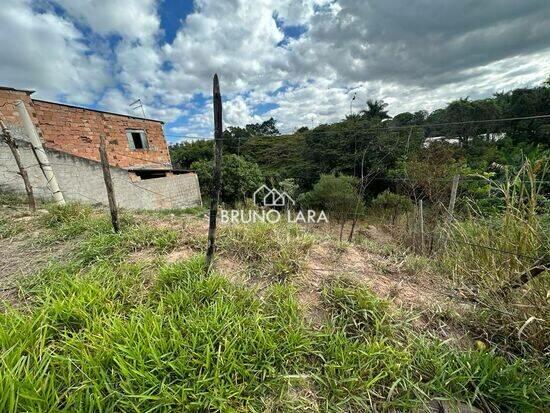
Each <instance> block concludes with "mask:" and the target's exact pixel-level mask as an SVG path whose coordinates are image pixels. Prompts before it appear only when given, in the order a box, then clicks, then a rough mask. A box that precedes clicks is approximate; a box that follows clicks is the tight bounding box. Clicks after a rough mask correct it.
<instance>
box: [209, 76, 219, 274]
mask: <svg viewBox="0 0 550 413" xmlns="http://www.w3.org/2000/svg"><path fill="white" fill-rule="evenodd" d="M213 96H214V142H215V149H214V171H213V173H212V189H211V193H210V197H211V199H210V223H209V226H208V248H207V250H206V272H210V269H211V267H212V259H213V257H214V251H215V249H216V245H215V243H216V218H217V216H218V202H219V198H220V188H221V182H222V172H221V168H222V96H221V94H220V82H219V80H218V75H217V74H215V75H214V88H213Z"/></svg>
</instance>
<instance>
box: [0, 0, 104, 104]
mask: <svg viewBox="0 0 550 413" xmlns="http://www.w3.org/2000/svg"><path fill="white" fill-rule="evenodd" d="M83 40H84V39H83V37H82V34H81V33H80V32H79V31H78V30H77V29H76V27H75V26H74V25H73V24H72V23H71V22H70V21H67V20H65V19H63V18H62V17H59V16H57V15H55V14H52V13H48V12H44V13H38V12H35V11H33V10H32V5H31V2H30V1H25V0H14V1H10V2H6V3H5V4H3V5H2V7H0V44H1V45H2V61H1V63H0V84H4V85H7V86H14V87H20V88H31V89H36V90H37V96H39V97H43V98H49V99H58V98H60V97H61V96H63V95H66V97H67V99H68V100H69V101H71V102H74V103H86V102H90V101H93V100H94V98H95V97H96V96H97V94H98V93H100V91H101V90H102V89H103V88H104V87H105V86H107V85H108V84H109V83H110V79H109V67H108V63H107V62H106V61H105V60H104V59H103V58H102V57H101V56H100V55H98V54H95V53H94V52H93V51H92V50H91V49H90V48H89V47H88V46H86V44H85V43H84V41H83Z"/></svg>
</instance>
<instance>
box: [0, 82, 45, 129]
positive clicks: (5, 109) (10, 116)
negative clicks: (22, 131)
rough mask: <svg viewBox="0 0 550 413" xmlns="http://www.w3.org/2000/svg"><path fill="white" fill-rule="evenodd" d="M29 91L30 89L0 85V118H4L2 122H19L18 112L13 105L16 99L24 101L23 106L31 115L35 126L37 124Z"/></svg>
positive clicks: (18, 123) (17, 123)
mask: <svg viewBox="0 0 550 413" xmlns="http://www.w3.org/2000/svg"><path fill="white" fill-rule="evenodd" d="M31 93H32V92H30V91H23V90H15V89H9V88H1V87H0V113H1V114H2V119H3V120H4V122H6V123H7V124H14V125H20V124H21V120H20V119H19V113H17V110H16V108H15V105H14V104H15V102H16V101H18V100H21V101H23V102H24V103H25V107H26V108H27V111H28V112H29V115H31V118H32V119H33V121H34V124H35V126H38V122H37V120H36V113H35V110H34V106H33V104H32V99H31Z"/></svg>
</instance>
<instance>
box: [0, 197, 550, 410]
mask: <svg viewBox="0 0 550 413" xmlns="http://www.w3.org/2000/svg"><path fill="white" fill-rule="evenodd" d="M66 208H67V209H64V208H61V209H59V210H57V209H52V210H50V212H49V213H48V215H47V216H46V217H45V218H43V221H40V222H41V223H42V224H41V225H44V226H45V227H46V228H48V230H50V231H52V232H53V233H56V234H62V235H63V236H65V237H69V238H66V239H68V241H69V242H75V248H74V251H73V255H72V256H71V257H72V258H71V259H70V260H69V261H68V262H66V263H60V262H57V263H52V264H50V265H49V266H48V267H47V268H45V269H44V270H43V271H41V272H40V273H39V274H36V275H34V276H32V277H30V278H26V279H25V280H24V282H23V283H22V285H21V294H22V296H24V297H25V298H26V305H25V306H23V307H18V308H12V307H8V308H7V309H6V310H5V311H3V312H0V411H7V412H10V411H71V412H72V411H104V412H114V411H148V412H156V411H159V412H161V411H224V412H226V411H235V412H238V411H243V412H244V411H252V412H254V411H255V412H264V411H334V412H349V411H407V410H413V409H415V408H422V406H425V405H426V404H428V403H429V401H430V400H433V399H435V398H438V399H444V400H453V401H454V400H456V401H460V402H462V403H465V404H471V405H473V406H477V407H480V408H484V409H486V410H487V409H490V410H491V411H526V412H529V411H533V412H535V411H543V410H544V408H545V407H546V406H547V405H548V404H549V403H550V396H549V394H548V388H550V379H549V377H550V374H549V366H548V364H547V362H546V363H545V362H544V361H541V359H538V358H536V357H533V358H525V359H521V358H515V357H506V358H505V357H503V356H502V355H501V354H500V353H499V352H498V350H497V349H495V348H491V347H488V348H476V347H473V348H472V349H457V348H453V347H451V346H449V345H448V344H447V343H445V342H441V341H439V340H438V339H436V338H434V337H431V336H429V335H427V334H425V335H419V334H417V333H415V332H414V331H413V330H412V328H411V327H410V319H409V317H410V316H409V315H408V314H407V313H404V312H401V311H398V310H396V309H394V308H393V307H392V306H390V305H389V303H387V302H386V301H384V300H382V299H380V298H378V297H377V296H376V295H374V294H373V293H372V292H371V291H370V290H368V289H367V288H366V287H364V286H362V285H357V284H354V283H353V282H351V281H349V280H346V279H336V280H333V281H331V282H329V283H328V284H326V285H325V286H324V289H323V292H322V294H321V300H322V305H323V307H324V308H325V309H326V311H327V313H328V318H327V321H326V322H325V323H324V324H323V325H322V326H316V327H313V326H311V325H310V324H309V323H308V322H307V321H306V320H305V319H304V314H302V310H301V308H300V306H299V305H298V300H297V296H298V295H299V293H300V292H299V291H298V290H297V289H296V287H294V286H293V285H292V283H291V282H290V281H292V280H293V278H294V277H296V276H298V273H299V272H300V271H302V270H303V265H304V263H305V261H304V258H303V256H304V254H307V251H308V250H309V248H310V247H311V245H312V243H313V242H314V238H313V237H312V236H310V235H307V234H305V233H304V232H303V231H302V230H301V229H300V228H299V227H296V226H286V225H285V226H272V225H267V224H265V225H264V224H258V225H252V226H248V227H241V226H230V227H222V230H221V236H220V252H221V253H222V254H234V256H235V257H238V258H240V259H242V260H244V261H245V262H247V263H248V264H249V265H250V270H251V272H253V273H254V274H258V275H265V276H268V277H270V279H272V280H273V281H277V282H274V283H272V285H271V286H268V287H267V288H266V289H265V290H263V291H262V294H261V295H260V294H258V293H257V292H256V291H255V290H253V289H248V288H244V287H243V286H237V285H235V284H232V283H231V282H230V281H228V280H227V279H226V278H225V277H224V276H223V274H216V273H213V274H211V275H209V276H207V275H205V272H204V260H203V257H202V256H201V255H196V256H193V257H192V258H190V259H187V260H185V261H177V262H174V263H167V262H165V261H164V260H163V259H162V253H164V252H167V251H170V250H171V249H173V248H175V247H176V246H177V245H178V242H183V241H181V240H179V236H180V235H179V234H178V233H177V232H176V231H174V230H170V229H168V230H167V229H166V228H156V227H151V226H148V225H146V224H144V223H141V224H137V223H135V222H127V223H126V224H125V225H124V226H123V230H122V232H121V233H120V234H114V233H113V232H112V231H111V230H110V228H109V227H108V226H104V225H103V224H102V222H103V221H102V220H104V219H105V216H102V215H100V214H98V213H97V211H93V210H88V209H86V208H84V209H81V208H79V207H73V206H68V207H66ZM96 220H97V221H96ZM83 222H87V223H89V225H88V226H85V225H82V223H83ZM75 228H81V232H80V233H78V231H77V230H76V229H75ZM70 237H72V238H70ZM141 249H149V250H153V251H154V252H155V253H157V254H158V255H159V258H158V260H156V261H153V262H135V263H130V262H128V260H127V259H126V258H127V257H128V254H129V253H131V252H133V251H139V250H141ZM285 260H288V261H289V262H288V263H285ZM281 281H282V282H281ZM260 297H261V298H260Z"/></svg>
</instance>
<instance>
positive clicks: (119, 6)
mask: <svg viewBox="0 0 550 413" xmlns="http://www.w3.org/2000/svg"><path fill="white" fill-rule="evenodd" d="M53 1H54V2H55V3H57V4H58V5H59V6H61V7H62V8H63V9H64V10H65V11H66V12H67V13H68V14H69V15H71V16H72V17H74V18H75V19H77V20H78V21H79V22H81V23H83V24H85V25H87V26H89V27H90V28H91V29H92V30H93V31H94V32H95V33H98V34H101V35H107V34H120V35H122V36H124V37H127V38H130V39H141V40H148V39H150V38H151V37H152V36H154V35H155V34H156V33H157V31H158V28H159V24H160V20H159V17H158V15H157V0H78V1H75V0H53Z"/></svg>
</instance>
